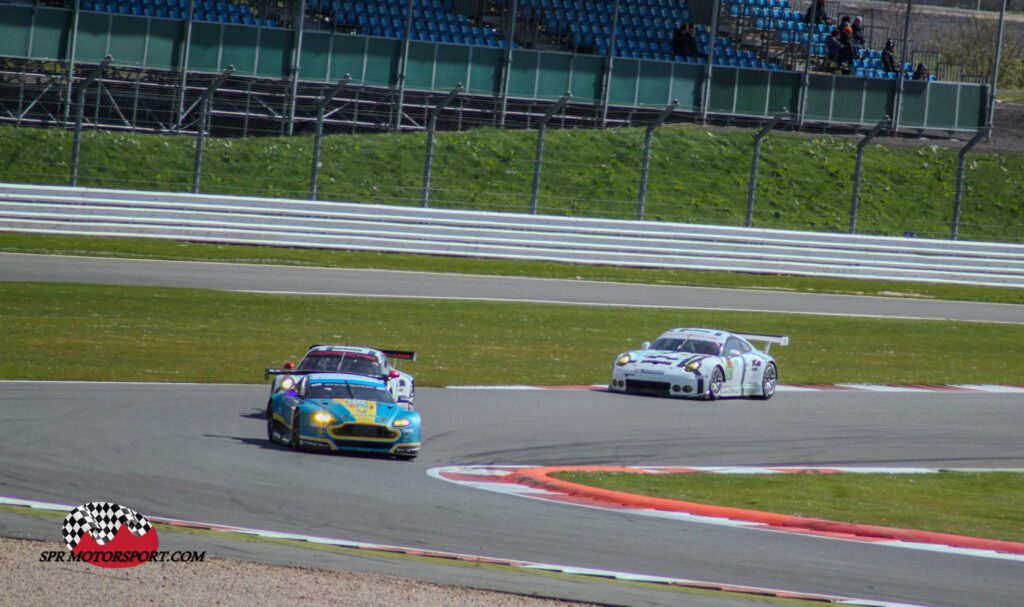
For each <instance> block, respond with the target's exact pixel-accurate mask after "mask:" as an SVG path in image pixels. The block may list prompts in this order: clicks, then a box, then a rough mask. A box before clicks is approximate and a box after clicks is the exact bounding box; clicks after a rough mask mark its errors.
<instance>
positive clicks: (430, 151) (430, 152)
mask: <svg viewBox="0 0 1024 607" xmlns="http://www.w3.org/2000/svg"><path fill="white" fill-rule="evenodd" d="M461 90H462V83H461V82H460V83H458V84H456V85H455V88H453V89H452V90H451V91H449V93H448V96H447V97H445V98H444V99H442V100H441V103H438V104H437V105H435V106H434V107H433V108H432V109H431V110H430V115H429V116H428V117H427V157H426V161H425V162H424V165H423V197H422V198H421V199H420V206H421V207H423V208H424V209H425V208H427V205H428V202H429V200H430V170H431V167H432V166H433V164H434V130H435V129H436V127H437V115H438V114H439V113H441V110H442V109H443V108H444V106H446V105H448V104H449V103H451V102H452V99H455V96H456V95H458V94H459V92H460V91H461Z"/></svg>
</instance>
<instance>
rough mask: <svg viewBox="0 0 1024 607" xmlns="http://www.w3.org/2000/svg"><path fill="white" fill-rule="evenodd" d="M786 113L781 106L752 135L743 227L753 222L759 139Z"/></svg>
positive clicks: (758, 161) (759, 153)
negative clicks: (752, 151)
mask: <svg viewBox="0 0 1024 607" xmlns="http://www.w3.org/2000/svg"><path fill="white" fill-rule="evenodd" d="M788 115H789V112H788V110H787V109H786V108H782V113H781V114H776V115H775V117H774V118H772V119H771V120H770V121H769V122H768V124H766V125H764V128H762V129H761V130H760V131H758V133H757V134H756V135H754V158H753V160H751V161H750V186H749V188H748V189H747V218H746V221H744V222H743V225H744V226H745V227H748V228H749V227H751V226H753V224H754V192H756V191H757V166H758V164H760V161H761V140H762V139H764V137H765V135H767V134H768V132H769V131H771V130H772V129H774V128H775V125H777V124H778V123H779V121H780V120H782V119H783V118H785V117H786V116H788Z"/></svg>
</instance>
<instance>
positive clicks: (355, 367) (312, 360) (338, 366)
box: [299, 352, 380, 375]
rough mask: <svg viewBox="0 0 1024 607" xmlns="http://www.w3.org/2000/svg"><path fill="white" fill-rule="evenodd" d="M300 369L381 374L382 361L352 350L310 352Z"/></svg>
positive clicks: (301, 363)
mask: <svg viewBox="0 0 1024 607" xmlns="http://www.w3.org/2000/svg"><path fill="white" fill-rule="evenodd" d="M299 371H337V372H339V373H355V374H357V375H380V363H379V362H377V358H376V357H375V356H372V355H368V354H353V353H351V352H310V353H309V354H307V355H306V357H305V358H303V359H302V362H300V363H299Z"/></svg>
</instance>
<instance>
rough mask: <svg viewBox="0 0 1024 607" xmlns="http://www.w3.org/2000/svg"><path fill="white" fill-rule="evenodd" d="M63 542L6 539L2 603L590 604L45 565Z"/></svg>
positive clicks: (212, 569) (378, 582) (451, 590)
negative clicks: (44, 556) (45, 555)
mask: <svg viewBox="0 0 1024 607" xmlns="http://www.w3.org/2000/svg"><path fill="white" fill-rule="evenodd" d="M47 550H57V551H62V552H63V551H66V550H67V549H66V548H65V547H64V546H63V545H61V544H60V543H58V542H41V541H35V540H20V539H11V538H0V571H2V574H0V575H2V578H3V582H2V583H0V589H2V592H0V606H4V607H6V606H8V605H10V606H12V607H13V606H19V607H20V606H23V605H48V606H50V607H59V606H62V605H69V606H70V605H110V606H118V605H126V606H132V607H135V606H139V605H148V606H153V607H162V606H167V607H182V606H188V605H196V606H202V607H210V606H217V605H220V606H224V607H251V606H253V605H270V604H274V605H277V604H281V603H282V602H285V603H287V604H288V605H290V606H292V607H301V606H303V605H309V606H314V605H315V606H320V605H332V606H337V607H346V606H352V607H376V606H380V607H391V606H393V605H402V606H404V607H440V606H446V607H450V606H466V607H472V606H476V605H479V606H480V607H574V606H575V607H586V606H587V605H591V604H590V603H575V602H568V601H559V600H552V599H541V598H536V597H527V596H520V595H515V594H507V593H501V592H488V591H484V590H474V589H469V588H460V587H457V586H445V585H441V584H432V583H429V582H420V581H414V580H403V579H398V578H391V577H383V576H378V575H370V574H362V573H349V572H344V571H340V572H339V571H327V570H320V569H303V568H296V567H281V566H276V565H261V564H258V563H250V562H246V561H237V560H230V559H220V558H212V557H210V556H209V555H207V557H206V559H205V560H204V562H203V563H202V564H198V563H195V564H182V563H146V564H144V565H140V566H138V567H130V568H125V569H105V568H102V567H96V566H94V565H90V564H88V563H56V562H47V563H40V562H39V555H40V553H42V552H43V551H47Z"/></svg>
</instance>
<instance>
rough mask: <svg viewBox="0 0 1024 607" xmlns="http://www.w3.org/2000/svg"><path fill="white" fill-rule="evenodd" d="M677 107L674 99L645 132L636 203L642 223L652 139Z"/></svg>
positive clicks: (637, 217)
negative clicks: (638, 194)
mask: <svg viewBox="0 0 1024 607" xmlns="http://www.w3.org/2000/svg"><path fill="white" fill-rule="evenodd" d="M677 107H679V100H678V99H673V100H672V103H670V104H669V105H668V107H666V108H665V109H663V110H661V113H660V114H658V117H657V118H655V119H654V122H652V123H651V124H649V125H647V130H646V131H645V132H644V160H643V165H642V168H641V169H640V196H639V197H638V198H637V203H636V219H637V221H642V220H643V218H644V206H645V205H646V204H647V171H648V169H649V167H650V165H651V137H652V136H653V135H654V129H656V128H658V127H659V126H661V123H662V122H664V121H665V119H666V118H668V115H669V114H671V113H672V112H673V111H674V110H675V109H676V108H677Z"/></svg>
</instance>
